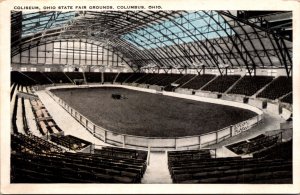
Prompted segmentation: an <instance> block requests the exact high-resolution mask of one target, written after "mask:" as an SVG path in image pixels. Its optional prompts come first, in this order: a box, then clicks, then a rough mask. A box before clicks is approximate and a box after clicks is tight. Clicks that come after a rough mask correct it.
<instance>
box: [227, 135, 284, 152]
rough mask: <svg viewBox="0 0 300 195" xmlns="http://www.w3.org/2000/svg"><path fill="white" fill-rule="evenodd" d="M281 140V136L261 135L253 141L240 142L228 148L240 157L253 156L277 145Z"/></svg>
mask: <svg viewBox="0 0 300 195" xmlns="http://www.w3.org/2000/svg"><path fill="white" fill-rule="evenodd" d="M279 138H280V135H273V136H266V135H264V134H260V135H258V136H256V137H254V138H252V139H248V140H244V141H240V142H238V143H234V144H231V145H228V146H226V147H227V148H228V149H230V150H231V151H233V152H234V153H236V154H238V155H245V154H251V153H254V152H258V151H260V150H264V149H266V148H269V147H270V146H272V145H275V144H276V143H277V142H278V140H279Z"/></svg>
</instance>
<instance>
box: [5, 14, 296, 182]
mask: <svg viewBox="0 0 300 195" xmlns="http://www.w3.org/2000/svg"><path fill="white" fill-rule="evenodd" d="M292 23H293V20H292V11H245V10H244V11H227V10H224V11H213V10H205V11H149V10H148V11H102V12H93V11H71V12H56V11H42V12H19V11H12V12H11V72H10V73H11V84H10V108H11V171H10V174H11V177H10V180H11V183H143V184H153V183H161V184H168V183H186V184H194V183H199V184H292V183H293V167H292V164H293V160H292V159H293V158H292V141H293V136H292V134H293V125H292V121H293V107H292V105H293V87H292V85H293V82H292V78H293V77H292V65H293V62H292V57H293V56H292V51H293V48H292V45H293V39H292V38H293V36H292V34H293V30H292Z"/></svg>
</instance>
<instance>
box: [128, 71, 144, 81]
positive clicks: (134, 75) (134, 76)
mask: <svg viewBox="0 0 300 195" xmlns="http://www.w3.org/2000/svg"><path fill="white" fill-rule="evenodd" d="M144 76H146V73H135V74H133V75H132V76H131V77H129V78H127V80H125V81H124V82H125V83H134V82H136V81H137V80H138V79H141V78H143V77H144Z"/></svg>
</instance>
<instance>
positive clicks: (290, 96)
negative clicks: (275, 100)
mask: <svg viewBox="0 0 300 195" xmlns="http://www.w3.org/2000/svg"><path fill="white" fill-rule="evenodd" d="M281 101H282V102H285V103H289V104H293V93H290V94H288V95H287V96H285V97H284V98H282V99H281Z"/></svg>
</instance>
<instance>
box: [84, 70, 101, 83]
mask: <svg viewBox="0 0 300 195" xmlns="http://www.w3.org/2000/svg"><path fill="white" fill-rule="evenodd" d="M84 74H85V78H86V81H87V82H88V83H101V74H102V73H101V72H85V73H84Z"/></svg>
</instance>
